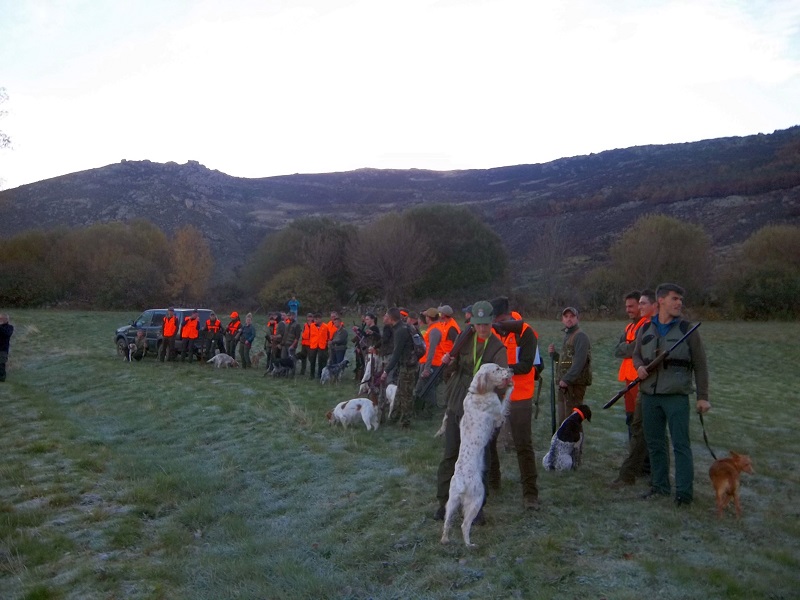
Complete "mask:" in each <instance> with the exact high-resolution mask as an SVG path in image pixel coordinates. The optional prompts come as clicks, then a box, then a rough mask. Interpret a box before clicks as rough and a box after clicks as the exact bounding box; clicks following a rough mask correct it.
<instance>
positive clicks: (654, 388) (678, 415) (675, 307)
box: [633, 283, 711, 506]
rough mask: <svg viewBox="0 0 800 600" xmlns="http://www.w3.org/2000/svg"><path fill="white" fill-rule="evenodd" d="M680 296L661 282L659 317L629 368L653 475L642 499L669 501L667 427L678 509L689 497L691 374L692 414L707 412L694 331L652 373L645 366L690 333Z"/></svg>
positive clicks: (703, 364)
mask: <svg viewBox="0 0 800 600" xmlns="http://www.w3.org/2000/svg"><path fill="white" fill-rule="evenodd" d="M683 296H684V290H683V288H682V287H680V286H678V285H675V284H673V283H662V284H661V285H660V286H658V288H657V289H656V298H657V300H658V312H657V313H656V315H655V316H654V317H653V318H652V319H651V320H650V322H649V323H647V324H646V325H643V326H642V327H641V329H640V331H639V333H638V335H637V336H636V347H635V348H634V350H633V366H634V367H636V372H637V374H638V376H639V377H640V378H641V379H642V383H641V384H639V391H640V393H641V402H642V418H643V421H644V437H645V440H646V441H647V450H648V452H649V453H650V470H651V476H652V488H651V489H650V491H649V492H648V493H647V494H645V495H644V497H645V498H651V497H654V496H669V495H670V493H671V487H670V482H669V460H668V458H669V457H668V455H667V448H666V446H665V444H666V428H667V427H669V434H670V437H671V438H672V450H673V454H674V456H675V504H677V505H678V506H687V505H689V504H691V502H692V498H693V481H694V463H693V458H692V447H691V444H690V443H689V414H690V410H689V393H690V392H691V391H692V377H693V374H694V383H695V385H696V388H697V404H696V406H695V410H696V411H697V412H698V413H700V414H705V413H707V412H708V411H709V410H711V404H710V403H709V402H708V364H707V360H706V351H705V347H704V346H703V342H702V340H701V339H700V335H699V334H698V333H697V332H696V331H695V332H694V333H693V334H692V335H690V336H689V338H688V339H687V340H686V341H685V342H684V343H682V344H680V345H679V346H677V347H676V348H675V349H674V350H673V351H672V353H671V354H670V355H669V358H667V359H666V360H665V361H664V362H662V363H661V364H660V365H659V366H658V368H657V369H655V370H654V371H653V372H652V373H648V371H647V365H648V364H650V362H652V361H653V360H654V359H655V358H656V356H657V355H658V354H659V353H663V352H664V351H665V350H667V349H669V348H670V347H672V346H673V345H674V344H675V342H677V341H678V340H679V339H680V338H681V337H683V335H684V334H685V333H686V332H687V331H688V330H689V329H690V325H689V322H688V321H686V320H684V319H682V318H681V313H682V312H683Z"/></svg>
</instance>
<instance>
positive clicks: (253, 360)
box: [250, 350, 267, 369]
mask: <svg viewBox="0 0 800 600" xmlns="http://www.w3.org/2000/svg"><path fill="white" fill-rule="evenodd" d="M266 356H267V353H266V352H264V351H263V350H259V351H258V352H256V353H255V354H253V356H251V357H250V362H251V363H252V365H253V368H254V369H257V368H258V365H259V364H260V363H261V359H262V358H266Z"/></svg>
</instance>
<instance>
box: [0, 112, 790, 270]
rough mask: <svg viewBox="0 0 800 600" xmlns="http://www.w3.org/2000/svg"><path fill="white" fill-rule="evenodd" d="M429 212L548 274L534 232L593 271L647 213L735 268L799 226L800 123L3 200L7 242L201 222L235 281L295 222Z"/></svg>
mask: <svg viewBox="0 0 800 600" xmlns="http://www.w3.org/2000/svg"><path fill="white" fill-rule="evenodd" d="M432 203H441V204H455V205H462V206H467V207H469V208H471V209H472V210H474V211H475V212H476V213H477V214H478V215H479V216H480V217H481V218H482V219H484V221H485V222H486V223H487V224H488V225H489V226H490V227H491V228H492V229H493V230H494V231H496V232H497V233H498V234H499V235H500V236H501V237H502V239H503V241H504V243H505V244H506V247H507V250H508V252H509V255H510V256H511V257H512V258H513V259H514V260H515V263H514V265H515V270H516V271H517V272H518V273H527V274H528V275H531V274H533V273H535V271H536V268H537V266H536V257H535V256H532V253H533V252H534V246H535V244H534V243H533V241H534V239H535V238H536V236H537V235H538V233H537V232H540V231H542V230H543V229H546V228H556V229H559V230H561V231H562V232H563V235H564V236H566V237H567V238H568V240H566V241H567V243H566V244H565V246H566V247H568V248H569V249H570V250H569V252H570V256H571V257H572V258H573V259H574V260H573V261H572V262H573V263H577V264H580V265H582V266H581V267H578V268H577V269H578V271H585V270H586V269H588V268H590V267H591V266H592V265H596V264H599V263H601V262H602V261H603V260H604V258H605V256H606V253H607V250H608V247H609V245H610V244H611V243H613V241H614V240H615V239H616V238H617V237H618V236H619V235H621V234H622V233H623V232H624V231H625V230H626V229H627V228H628V227H630V225H631V224H632V223H634V222H635V221H636V219H638V218H639V217H641V216H642V215H644V214H649V213H662V214H667V215H670V216H674V217H677V218H681V219H684V220H688V221H692V222H695V223H700V224H704V225H705V226H706V230H707V231H708V233H709V235H710V236H711V238H712V245H713V247H714V250H715V253H716V255H717V256H718V257H720V258H723V259H724V258H725V257H727V256H730V255H731V253H732V251H733V249H735V247H736V246H737V245H738V244H740V243H741V242H743V241H744V239H746V237H747V236H748V235H750V234H751V233H753V232H754V231H756V230H757V229H758V228H760V227H762V226H764V225H766V224H774V223H789V224H798V225H800V126H797V127H792V128H789V129H785V130H778V131H775V132H774V133H772V134H757V135H753V136H745V137H728V138H717V139H713V140H703V141H699V142H686V143H680V144H668V145H647V146H637V147H632V148H621V149H614V150H607V151H604V152H600V153H596V154H589V155H584V156H575V157H568V158H561V159H557V160H554V161H550V162H547V163H538V164H531V165H511V166H505V167H494V168H491V169H468V170H457V171H432V170H426V169H371V168H364V169H358V170H355V171H346V172H339V173H318V174H293V175H278V176H272V177H262V178H242V177H235V176H232V175H227V174H225V173H222V172H221V171H218V170H212V169H209V168H207V167H205V166H203V165H201V164H200V163H199V162H197V161H193V160H190V161H187V162H186V163H185V164H178V163H175V162H167V163H157V162H151V161H149V160H143V161H128V160H123V161H121V162H119V163H113V164H110V165H106V166H104V167H98V168H95V169H89V170H86V171H80V172H76V173H71V174H68V175H62V176H59V177H54V178H50V179H46V180H43V181H40V182H35V183H31V184H26V185H23V186H19V187H17V188H13V189H10V190H4V191H1V192H0V207H3V208H4V209H5V210H4V214H5V218H4V219H3V220H2V221H0V237H5V238H7V237H11V236H13V235H15V234H18V233H21V232H23V231H26V230H29V229H37V228H43V229H49V228H53V227H58V226H63V227H80V226H84V225H89V224H92V223H98V222H109V221H129V220H132V219H137V218H143V219H147V220H149V221H151V222H153V223H154V224H155V225H157V226H158V227H160V228H161V229H163V230H164V231H165V232H166V233H167V234H171V233H172V232H174V231H175V230H176V229H177V228H178V227H180V226H181V225H185V224H192V225H194V226H196V227H198V229H200V230H201V231H202V232H203V234H204V236H205V237H206V238H207V239H208V241H209V244H210V246H211V249H212V254H213V255H214V258H215V261H216V270H217V274H218V276H223V277H224V276H225V275H226V274H230V273H236V272H237V270H238V269H239V268H240V267H241V266H243V265H244V264H245V263H246V260H247V256H248V255H249V253H250V252H252V250H254V249H255V248H256V247H257V245H258V244H259V243H260V241H261V240H262V239H263V237H264V236H265V235H267V234H269V233H270V232H271V231H275V230H278V229H281V228H283V227H285V226H286V225H287V224H288V223H290V222H291V221H293V220H294V219H296V218H298V217H302V216H323V217H331V218H334V219H336V220H338V221H341V222H346V223H352V224H354V225H361V224H364V223H366V222H369V221H371V220H373V219H376V218H378V217H380V216H381V215H383V214H386V213H387V212H391V211H401V210H404V209H406V208H410V207H412V206H417V205H420V204H432ZM526 278H527V279H530V277H528V276H525V277H523V279H526ZM519 283H520V282H517V284H519Z"/></svg>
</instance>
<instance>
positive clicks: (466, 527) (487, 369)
mask: <svg viewBox="0 0 800 600" xmlns="http://www.w3.org/2000/svg"><path fill="white" fill-rule="evenodd" d="M511 377H512V373H511V370H510V369H505V368H503V367H501V366H499V365H495V364H485V365H483V366H482V367H481V368H480V369H478V372H477V373H476V374H475V377H474V378H473V379H472V383H471V384H470V386H469V390H468V392H467V395H466V397H465V398H464V416H463V417H461V423H460V424H459V430H460V432H461V446H460V448H459V450H458V460H457V461H456V466H455V471H454V473H453V477H452V478H451V479H450V492H449V495H448V498H447V508H446V509H445V517H444V530H443V531H442V543H443V544H446V543H448V542H449V541H450V539H449V533H450V526H451V525H452V523H453V518H454V517H455V513H456V511H457V510H458V508H459V506H460V507H461V510H462V512H463V515H464V520H463V521H462V522H461V532H462V534H463V535H464V543H465V544H466V545H467V546H469V547H474V546H475V544H472V543H471V542H470V541H469V532H470V529H471V528H472V521H473V520H474V519H475V516H476V515H477V514H478V511H479V510H480V509H481V505H482V504H483V498H484V489H483V481H482V479H481V475H482V473H483V454H484V449H485V448H486V444H488V443H489V440H490V439H491V437H492V433H493V432H494V430H495V429H496V428H498V427H500V426H501V425H502V424H503V421H504V420H505V415H506V413H507V412H508V399H509V397H510V396H511V389H512V387H513V383H512V380H511ZM497 388H501V389H502V388H505V389H506V392H505V396H504V398H503V400H502V401H501V400H500V398H499V397H498V395H497V393H496V392H495V390H496V389H497Z"/></svg>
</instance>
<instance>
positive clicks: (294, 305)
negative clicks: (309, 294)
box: [286, 296, 300, 319]
mask: <svg viewBox="0 0 800 600" xmlns="http://www.w3.org/2000/svg"><path fill="white" fill-rule="evenodd" d="M286 306H288V307H289V312H290V313H292V314H293V315H294V318H295V319H296V318H297V315H298V312H297V311H299V310H300V302H299V301H298V300H297V298H295V297H294V296H292V298H291V299H290V300H289V301H288V302H287V303H286Z"/></svg>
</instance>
